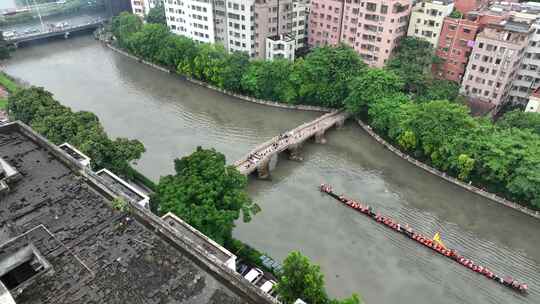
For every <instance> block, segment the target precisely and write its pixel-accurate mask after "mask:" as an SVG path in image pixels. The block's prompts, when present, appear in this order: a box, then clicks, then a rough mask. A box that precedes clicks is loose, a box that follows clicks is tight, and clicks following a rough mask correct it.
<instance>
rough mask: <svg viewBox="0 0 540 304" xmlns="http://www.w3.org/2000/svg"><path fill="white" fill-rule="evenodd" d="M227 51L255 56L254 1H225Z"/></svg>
mask: <svg viewBox="0 0 540 304" xmlns="http://www.w3.org/2000/svg"><path fill="white" fill-rule="evenodd" d="M226 3H227V18H226V20H227V36H228V37H227V39H228V41H227V45H226V47H227V50H228V51H229V52H234V51H236V52H246V53H248V54H249V55H250V56H251V57H254V56H255V42H254V40H255V9H254V6H255V0H226Z"/></svg>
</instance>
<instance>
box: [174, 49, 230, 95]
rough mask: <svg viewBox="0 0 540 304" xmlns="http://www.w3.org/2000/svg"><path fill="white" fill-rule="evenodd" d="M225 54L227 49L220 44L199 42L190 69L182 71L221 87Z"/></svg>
mask: <svg viewBox="0 0 540 304" xmlns="http://www.w3.org/2000/svg"><path fill="white" fill-rule="evenodd" d="M227 56H228V55H227V51H226V50H225V48H224V47H223V46H222V45H216V44H207V43H205V44H201V45H199V46H198V47H197V55H196V56H195V58H194V59H193V66H192V67H193V68H192V70H186V71H184V72H185V74H187V75H189V76H191V77H194V78H196V79H199V80H202V81H206V82H208V83H211V84H213V85H216V86H219V87H223V83H224V79H223V78H222V72H223V69H224V67H225V62H226V61H227Z"/></svg>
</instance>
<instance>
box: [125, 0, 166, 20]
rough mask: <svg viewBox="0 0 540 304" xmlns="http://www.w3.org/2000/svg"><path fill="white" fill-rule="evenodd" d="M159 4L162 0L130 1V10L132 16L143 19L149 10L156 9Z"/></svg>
mask: <svg viewBox="0 0 540 304" xmlns="http://www.w3.org/2000/svg"><path fill="white" fill-rule="evenodd" d="M160 3H163V0H131V9H132V12H133V14H135V15H137V16H139V17H141V18H144V16H146V15H147V14H148V12H149V11H150V9H152V8H154V7H156V6H157V5H158V4H160Z"/></svg>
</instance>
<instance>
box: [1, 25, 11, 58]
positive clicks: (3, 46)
mask: <svg viewBox="0 0 540 304" xmlns="http://www.w3.org/2000/svg"><path fill="white" fill-rule="evenodd" d="M8 58H9V48H8V46H7V43H6V40H4V33H3V32H2V31H0V60H3V59H8Z"/></svg>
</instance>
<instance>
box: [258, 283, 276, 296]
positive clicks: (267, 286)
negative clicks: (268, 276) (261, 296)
mask: <svg viewBox="0 0 540 304" xmlns="http://www.w3.org/2000/svg"><path fill="white" fill-rule="evenodd" d="M274 286H276V281H274V280H268V281H266V282H264V283H263V284H262V285H261V290H262V291H264V292H266V293H267V294H271V293H272V291H273V290H272V289H274Z"/></svg>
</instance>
